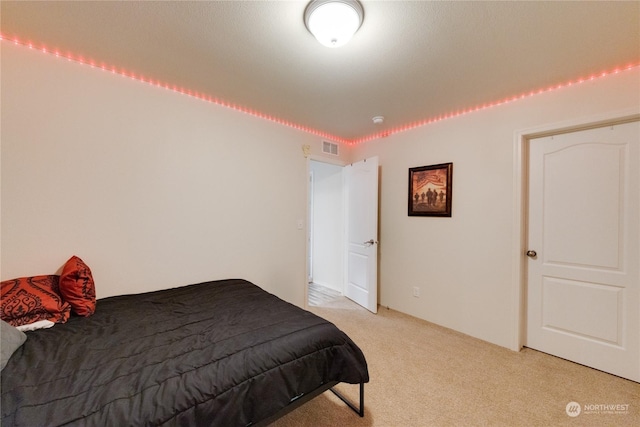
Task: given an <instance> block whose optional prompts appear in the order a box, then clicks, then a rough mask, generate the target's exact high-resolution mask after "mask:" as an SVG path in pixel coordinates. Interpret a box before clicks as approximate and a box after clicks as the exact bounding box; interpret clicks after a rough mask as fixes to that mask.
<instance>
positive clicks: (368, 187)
mask: <svg viewBox="0 0 640 427" xmlns="http://www.w3.org/2000/svg"><path fill="white" fill-rule="evenodd" d="M345 184H346V198H347V203H346V206H347V230H346V231H347V232H346V235H347V256H346V258H347V259H346V266H347V268H346V281H347V284H346V289H345V296H346V297H347V298H349V299H351V300H353V301H355V302H356V303H358V304H360V305H361V306H363V307H364V308H366V309H367V310H369V311H371V312H373V313H377V312H378V158H377V157H371V158H369V159H365V160H362V161H360V162H358V163H354V164H352V165H348V166H346V167H345Z"/></svg>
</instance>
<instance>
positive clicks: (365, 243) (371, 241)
mask: <svg viewBox="0 0 640 427" xmlns="http://www.w3.org/2000/svg"><path fill="white" fill-rule="evenodd" d="M376 243H378V242H376V241H375V240H373V239H369V240H367V241H366V242H364V243H363V245H367V246H371V245H374V244H376Z"/></svg>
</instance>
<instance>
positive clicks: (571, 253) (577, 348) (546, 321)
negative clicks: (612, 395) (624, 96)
mask: <svg viewBox="0 0 640 427" xmlns="http://www.w3.org/2000/svg"><path fill="white" fill-rule="evenodd" d="M529 150H530V151H529V154H530V156H529V218H528V219H529V230H528V249H529V251H528V253H527V255H528V256H529V258H528V261H527V268H528V273H527V274H528V281H527V337H526V345H527V346H528V347H531V348H534V349H537V350H540V351H543V352H546V353H549V354H553V355H556V356H559V357H562V358H565V359H568V360H571V361H574V362H577V363H580V364H583V365H587V366H590V367H593V368H596V369H599V370H602V371H605V372H609V373H612V374H614V375H618V376H621V377H624V378H628V379H631V380H634V381H640V314H639V311H640V290H639V288H640V274H639V264H640V251H639V249H638V247H639V243H640V227H639V223H640V209H639V201H640V183H639V182H640V175H639V171H638V169H639V164H640V122H632V123H625V124H617V125H613V126H608V127H602V128H596V129H591V130H584V131H578V132H572V133H565V134H560V135H554V136H550V137H544V138H537V139H532V140H531V141H530V147H529Z"/></svg>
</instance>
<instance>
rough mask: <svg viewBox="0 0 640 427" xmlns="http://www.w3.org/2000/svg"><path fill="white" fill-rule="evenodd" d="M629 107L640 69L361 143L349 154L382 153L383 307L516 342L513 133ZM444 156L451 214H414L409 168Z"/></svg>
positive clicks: (636, 105) (638, 96) (637, 104)
mask: <svg viewBox="0 0 640 427" xmlns="http://www.w3.org/2000/svg"><path fill="white" fill-rule="evenodd" d="M626 109H635V110H636V111H637V110H640V73H639V70H638V69H635V70H632V71H625V72H622V73H620V74H617V75H613V76H609V77H605V78H601V79H597V80H595V81H590V82H588V83H583V84H580V85H575V86H572V87H568V88H564V89H561V90H556V91H553V92H549V93H545V94H541V95H536V96H533V97H530V98H526V99H523V100H519V101H517V102H512V103H510V104H505V105H502V106H498V107H492V108H489V109H486V110H483V111H479V112H475V113H471V114H467V115H464V116H460V117H457V118H453V119H448V120H444V121H441V122H437V123H434V124H430V125H427V126H424V127H421V128H417V129H414V130H412V131H407V132H403V133H398V134H394V135H392V136H390V137H388V138H385V139H381V140H376V141H372V142H368V143H364V144H361V145H358V146H356V147H355V148H354V150H353V156H352V157H353V160H358V159H363V158H366V157H370V156H374V155H377V156H379V157H380V165H381V190H380V191H381V198H380V204H381V206H380V221H381V225H380V246H379V247H380V261H379V262H380V267H379V268H380V276H379V277H380V279H379V280H380V293H381V294H380V303H381V304H382V305H383V306H389V307H390V308H393V309H396V310H399V311H402V312H405V313H408V314H411V315H414V316H417V317H420V318H423V319H426V320H428V321H431V322H434V323H437V324H440V325H443V326H446V327H449V328H452V329H455V330H458V331H461V332H463V333H466V334H469V335H472V336H474V337H478V338H480V339H483V340H486V341H489V342H492V343H495V344H498V345H502V346H505V347H511V348H515V345H516V344H515V342H514V341H515V340H516V337H517V336H518V332H517V330H516V328H517V324H516V322H515V321H514V318H515V316H514V313H515V310H516V309H517V307H516V306H515V301H517V297H516V292H517V290H518V285H519V284H518V282H517V278H515V277H514V274H513V273H514V265H513V262H512V260H513V259H514V253H513V252H514V250H513V242H514V239H515V238H516V236H514V214H513V212H514V192H515V189H514V179H513V178H514V164H515V161H514V146H515V143H514V139H515V134H516V132H518V131H520V130H524V129H529V128H534V127H538V126H543V125H548V124H553V123H559V122H563V121H575V120H579V121H584V122H588V121H590V120H591V118H592V117H594V116H598V115H601V114H604V113H609V112H614V111H619V110H626ZM446 162H453V204H452V212H453V215H452V217H451V218H426V217H408V216H407V193H408V188H407V186H408V168H410V167H415V166H424V165H432V164H438V163H446ZM414 286H418V287H419V288H420V290H421V295H420V297H419V298H415V297H413V296H412V288H413V287H414Z"/></svg>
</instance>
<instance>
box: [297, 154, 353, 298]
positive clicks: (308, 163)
mask: <svg viewBox="0 0 640 427" xmlns="http://www.w3.org/2000/svg"><path fill="white" fill-rule="evenodd" d="M305 161H306V174H305V177H306V178H305V179H306V180H307V186H306V187H307V198H306V210H307V212H306V227H305V239H304V240H305V256H306V261H305V263H304V264H305V268H304V269H305V282H304V308H305V309H309V284H308V283H307V281H308V279H309V261H308V260H309V254H310V251H311V245H310V242H309V237H308V236H309V233H310V232H311V231H310V227H312V224H310V223H309V221H310V215H311V212H310V206H309V204H310V199H311V186H310V185H309V176H310V175H311V162H312V161H314V162H319V163H327V164H330V165H334V166H340V167H342V168H344V167H345V166H346V165H348V164H349V162H347V161H344V160H341V159H332V158H328V157H324V156H318V155H314V154H309V155H308V156H305ZM343 186H344V183H343Z"/></svg>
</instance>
